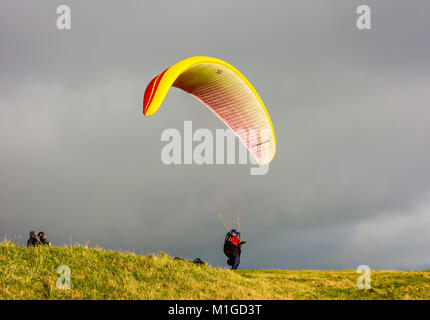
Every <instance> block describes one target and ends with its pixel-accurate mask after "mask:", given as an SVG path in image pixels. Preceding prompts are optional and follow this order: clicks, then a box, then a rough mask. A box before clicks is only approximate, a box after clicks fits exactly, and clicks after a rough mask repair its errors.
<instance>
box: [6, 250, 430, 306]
mask: <svg viewBox="0 0 430 320" xmlns="http://www.w3.org/2000/svg"><path fill="white" fill-rule="evenodd" d="M59 265H67V266H69V267H70V269H71V289H70V290H61V289H57V287H56V281H57V278H58V276H59V275H58V274H57V273H56V270H57V267H58V266H59ZM358 276H359V275H358V274H357V273H356V272H355V271H302V270H297V271H281V270H240V271H231V270H227V269H220V268H212V267H209V266H198V265H195V264H193V263H190V262H187V261H176V260H173V259H171V258H170V257H169V256H168V255H167V254H161V255H159V256H155V255H147V256H139V255H136V254H133V253H125V252H118V251H109V250H103V249H99V248H87V247H83V246H70V247H39V248H29V249H27V248H20V247H19V246H17V245H15V244H12V243H8V242H3V243H0V299H430V271H372V274H371V276H372V289H370V290H358V289H357V288H356V281H357V277H358Z"/></svg>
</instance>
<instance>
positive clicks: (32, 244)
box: [27, 231, 40, 248]
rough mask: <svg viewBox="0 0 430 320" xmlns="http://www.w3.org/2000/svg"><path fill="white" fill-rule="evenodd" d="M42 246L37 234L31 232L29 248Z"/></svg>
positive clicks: (28, 242) (28, 241)
mask: <svg viewBox="0 0 430 320" xmlns="http://www.w3.org/2000/svg"><path fill="white" fill-rule="evenodd" d="M38 245H40V241H39V239H38V238H37V235H36V232H34V231H30V239H28V240H27V248H30V247H37V246H38Z"/></svg>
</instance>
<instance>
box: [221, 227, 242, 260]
mask: <svg viewBox="0 0 430 320" xmlns="http://www.w3.org/2000/svg"><path fill="white" fill-rule="evenodd" d="M239 245H240V233H238V234H237V236H233V235H232V234H231V232H228V233H227V234H226V236H225V239H224V248H223V251H224V254H225V255H226V256H227V257H229V258H230V257H231V256H232V251H233V250H234V249H236V248H235V247H238V246H239Z"/></svg>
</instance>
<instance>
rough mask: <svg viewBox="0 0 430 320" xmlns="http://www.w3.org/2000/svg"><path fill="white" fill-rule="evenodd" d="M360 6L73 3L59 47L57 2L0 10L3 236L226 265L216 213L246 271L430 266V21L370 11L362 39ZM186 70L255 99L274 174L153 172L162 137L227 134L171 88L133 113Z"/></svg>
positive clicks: (161, 168)
mask: <svg viewBox="0 0 430 320" xmlns="http://www.w3.org/2000/svg"><path fill="white" fill-rule="evenodd" d="M58 4H60V2H58ZM61 4H63V2H61ZM360 4H362V3H361V2H355V1H351V2H345V1H325V2H319V1H294V2H285V1H272V2H266V3H264V4H263V3H262V2H257V1H248V2H246V5H245V4H244V3H239V2H231V1H225V2H219V1H218V2H216V3H210V2H202V1H185V2H180V3H179V2H175V1H169V2H163V3H155V2H154V3H143V2H140V1H126V2H122V3H121V4H120V3H118V2H106V1H103V2H102V1H93V2H91V3H88V2H87V1H73V3H70V6H71V9H72V30H70V31H58V30H57V29H56V28H55V20H56V14H55V9H56V6H57V4H56V3H54V2H49V3H48V2H43V3H42V2H40V3H38V4H37V5H36V4H35V3H34V2H31V1H28V2H26V1H20V2H17V1H3V2H2V3H1V4H0V39H1V40H2V43H4V45H2V49H1V50H0V150H1V160H0V176H1V180H0V181H1V182H0V233H1V234H5V233H6V232H7V233H9V234H11V235H20V234H21V235H24V236H26V233H27V231H29V230H30V229H34V228H36V229H38V228H40V229H43V230H44V231H46V232H47V233H48V235H49V236H50V238H51V239H52V240H54V242H57V243H66V242H68V241H69V238H70V236H71V237H72V240H73V241H79V242H81V243H84V242H86V241H89V243H90V245H91V244H94V245H95V244H98V245H100V246H103V247H109V248H122V249H132V250H135V251H136V252H141V251H144V252H148V251H159V250H165V251H167V252H170V253H171V254H173V255H186V256H189V257H195V256H201V257H202V258H204V259H207V260H209V261H210V262H211V263H212V264H214V265H224V257H223V255H222V252H221V251H220V246H221V245H222V239H223V226H222V224H221V223H220V221H219V220H218V218H217V216H216V213H217V212H223V213H224V214H225V215H227V216H230V220H231V222H233V221H234V219H235V218H234V217H235V216H236V215H237V214H239V215H240V216H241V219H242V226H243V229H244V231H245V236H246V238H247V240H249V243H248V244H247V247H246V248H245V254H244V256H243V267H244V268H259V267H260V268H313V269H318V268H355V267H356V266H357V265H359V264H368V265H370V266H371V267H379V268H414V267H415V268H418V267H424V266H428V265H430V257H429V255H428V253H427V252H426V248H425V246H424V245H425V244H426V243H428V240H430V239H429V234H430V233H429V232H427V229H426V227H425V226H426V225H428V219H429V213H428V210H426V209H422V208H428V192H429V190H430V168H429V166H428V163H430V139H429V138H428V137H429V133H430V129H429V126H428V122H429V119H430V110H429V108H428V101H429V98H430V93H429V91H428V83H429V82H430V73H429V71H430V70H429V67H430V64H429V60H428V57H429V54H430V42H429V41H428V40H429V39H428V33H427V30H428V28H429V20H428V18H427V16H426V13H427V12H428V10H426V9H429V8H430V6H429V5H427V4H424V3H423V2H419V1H415V2H414V1H409V2H408V3H407V4H406V2H404V1H378V2H375V3H370V4H369V5H370V6H371V8H372V30H370V31H365V32H360V31H358V30H357V29H356V27H355V19H356V17H357V15H356V14H355V9H356V7H357V6H358V5H360ZM193 55H209V56H214V57H218V58H221V59H225V60H226V61H228V62H230V63H231V64H233V65H234V66H236V67H237V68H238V69H239V70H241V71H242V72H243V73H244V74H245V76H247V77H248V79H249V80H250V81H251V82H252V83H253V85H254V86H255V88H256V89H257V91H258V92H259V93H260V95H261V96H262V98H263V101H264V102H265V104H266V105H267V107H268V109H269V112H270V115H271V118H272V121H273V124H274V127H275V131H276V134H277V142H278V147H277V155H276V157H275V159H274V161H273V162H272V163H271V164H270V170H269V172H268V174H267V175H266V176H250V175H249V166H244V165H241V166H239V165H236V166H221V165H214V166H201V167H199V166H194V165H193V166H174V167H172V166H165V165H163V164H162V162H161V160H160V152H161V148H162V146H163V144H162V142H161V141H160V136H161V132H162V131H163V130H164V129H165V128H178V129H180V130H182V129H181V128H182V127H183V121H184V120H192V121H193V126H194V128H195V129H197V128H211V129H215V128H220V127H222V126H221V123H220V122H219V121H218V120H217V119H216V117H214V116H213V115H212V114H211V113H210V112H208V111H207V110H206V109H205V108H204V107H202V106H201V105H200V103H199V102H197V101H194V100H193V99H192V98H191V97H189V96H188V95H187V94H185V93H183V92H179V91H178V90H172V91H171V92H170V93H169V95H168V96H167V98H166V100H165V102H164V104H163V106H162V108H160V110H159V111H158V112H157V114H156V116H153V117H150V118H143V116H142V114H141V101H142V95H143V91H144V88H145V86H146V84H147V82H148V81H149V80H150V79H152V78H153V77H154V76H155V75H156V74H158V73H159V72H160V71H162V70H163V69H164V68H166V67H168V66H169V65H171V64H173V63H175V62H177V61H178V60H180V59H183V58H186V57H189V56H193ZM405 234H411V236H408V237H407V236H405ZM268 239H270V240H268ZM268 248H270V250H268ZM399 248H401V250H397V249H399Z"/></svg>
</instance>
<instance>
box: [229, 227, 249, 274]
mask: <svg viewBox="0 0 430 320" xmlns="http://www.w3.org/2000/svg"><path fill="white" fill-rule="evenodd" d="M245 243H246V241H241V240H240V232H237V231H236V230H235V229H232V230H231V231H230V232H228V233H227V235H226V236H225V241H224V253H225V255H226V256H227V257H228V260H227V264H228V265H229V266H231V269H232V270H236V269H237V267H239V264H240V254H241V252H242V250H241V246H242V245H243V244H245Z"/></svg>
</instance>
